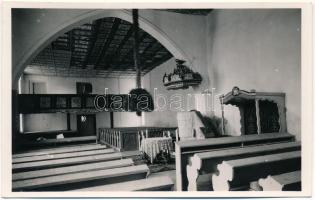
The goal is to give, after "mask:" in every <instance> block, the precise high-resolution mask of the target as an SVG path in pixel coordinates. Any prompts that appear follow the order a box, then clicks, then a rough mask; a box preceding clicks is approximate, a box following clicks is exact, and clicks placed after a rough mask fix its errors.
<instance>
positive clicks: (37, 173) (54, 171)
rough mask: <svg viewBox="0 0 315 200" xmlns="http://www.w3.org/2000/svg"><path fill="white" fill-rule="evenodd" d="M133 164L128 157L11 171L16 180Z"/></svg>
mask: <svg viewBox="0 0 315 200" xmlns="http://www.w3.org/2000/svg"><path fill="white" fill-rule="evenodd" d="M133 164H134V162H133V160H132V159H130V158H129V159H121V160H113V161H107V162H98V163H91V164H82V165H76V166H68V167H56V168H51V169H43V170H35V171H28V172H20V173H13V174H12V180H13V181H18V180H26V179H35V178H41V177H49V176H55V175H61V174H70V173H76V172H85V171H95V170H101V169H112V168H118V167H126V166H132V165H133Z"/></svg>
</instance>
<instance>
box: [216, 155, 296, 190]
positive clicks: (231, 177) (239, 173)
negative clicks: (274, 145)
mask: <svg viewBox="0 0 315 200" xmlns="http://www.w3.org/2000/svg"><path fill="white" fill-rule="evenodd" d="M217 168H218V175H216V174H214V175H213V176H212V185H213V189H214V190H215V191H230V190H235V188H240V187H243V186H246V185H248V187H249V183H250V182H252V181H256V180H258V179H259V178H262V177H266V176H268V175H274V174H279V173H286V172H289V171H293V170H300V168H301V151H294V152H288V153H280V154H272V155H267V156H258V157H250V158H243V159H237V160H230V161H223V162H222V164H219V165H218V166H217Z"/></svg>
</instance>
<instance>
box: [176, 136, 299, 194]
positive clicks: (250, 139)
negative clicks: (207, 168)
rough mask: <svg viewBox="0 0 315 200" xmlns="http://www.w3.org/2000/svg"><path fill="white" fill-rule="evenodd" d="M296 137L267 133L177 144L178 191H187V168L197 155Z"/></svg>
mask: <svg viewBox="0 0 315 200" xmlns="http://www.w3.org/2000/svg"><path fill="white" fill-rule="evenodd" d="M293 140H294V136H293V135H290V134H287V133H267V134H260V135H242V136H236V137H221V138H209V139H204V140H187V141H179V142H176V143H175V154H176V155H175V156H176V189H177V190H178V191H186V190H187V187H188V179H187V172H186V166H187V164H188V163H189V159H190V157H191V156H193V155H194V154H195V153H199V152H206V151H211V150H215V149H216V150H219V149H223V148H237V147H242V146H248V145H259V144H264V143H279V142H287V141H293Z"/></svg>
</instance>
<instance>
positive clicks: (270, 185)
mask: <svg viewBox="0 0 315 200" xmlns="http://www.w3.org/2000/svg"><path fill="white" fill-rule="evenodd" d="M258 183H259V185H260V186H261V187H262V188H263V191H301V171H293V172H288V173H284V174H278V175H273V176H270V175H269V176H268V177H267V178H263V179H259V181H258Z"/></svg>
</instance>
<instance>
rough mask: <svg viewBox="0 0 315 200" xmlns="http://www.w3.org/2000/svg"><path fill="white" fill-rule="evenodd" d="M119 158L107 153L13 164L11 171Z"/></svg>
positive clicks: (116, 155)
mask: <svg viewBox="0 0 315 200" xmlns="http://www.w3.org/2000/svg"><path fill="white" fill-rule="evenodd" d="M121 158H122V154H121V153H119V152H117V153H108V154H104V155H90V156H82V157H75V158H63V159H56V160H44V161H36V162H28V163H17V164H13V166H12V170H13V172H14V173H15V172H22V171H30V170H40V169H48V168H54V167H61V166H71V165H78V164H86V163H93V162H104V161H110V160H117V159H121Z"/></svg>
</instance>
